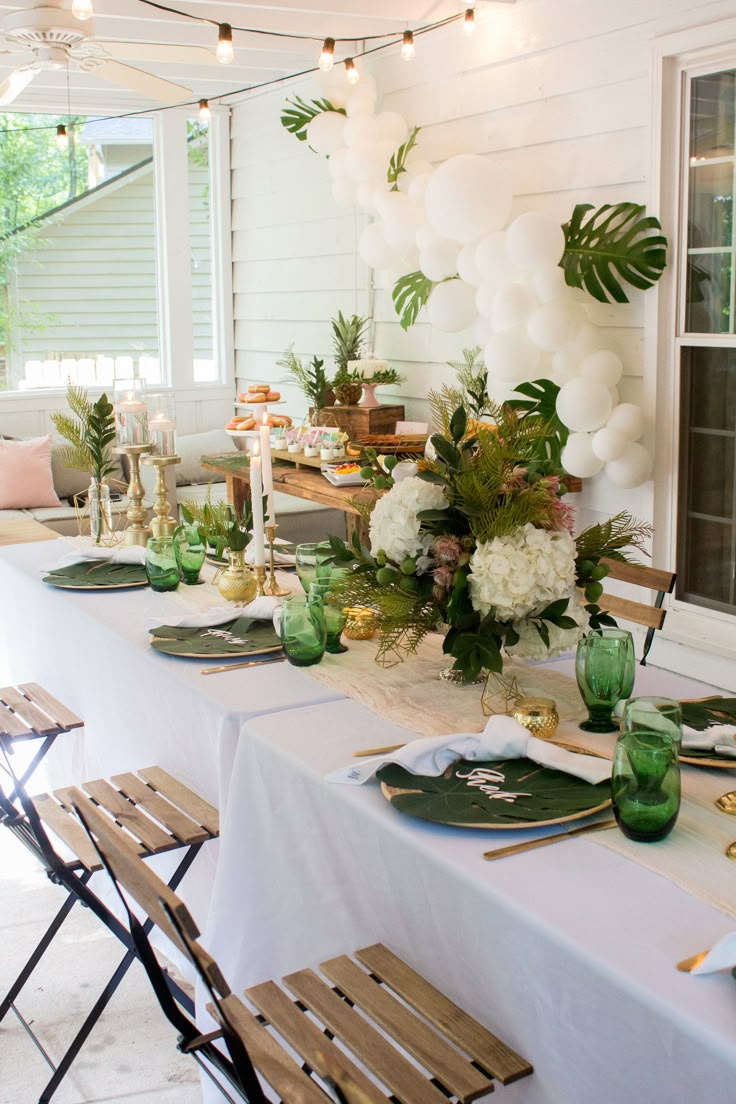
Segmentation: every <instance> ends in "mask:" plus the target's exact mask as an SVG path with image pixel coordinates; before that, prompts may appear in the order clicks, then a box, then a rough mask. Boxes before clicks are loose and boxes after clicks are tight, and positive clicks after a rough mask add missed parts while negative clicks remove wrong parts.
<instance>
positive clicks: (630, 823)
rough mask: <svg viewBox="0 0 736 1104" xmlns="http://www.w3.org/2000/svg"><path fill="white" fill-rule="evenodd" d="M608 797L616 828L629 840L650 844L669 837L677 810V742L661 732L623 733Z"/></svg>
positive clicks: (678, 795) (638, 731)
mask: <svg viewBox="0 0 736 1104" xmlns="http://www.w3.org/2000/svg"><path fill="white" fill-rule="evenodd" d="M611 797H612V799H613V811H614V814H615V817H616V821H617V822H618V826H619V828H620V829H621V831H622V832H623V833H624V835H625V836H628V838H629V839H632V840H637V841H639V842H641V843H653V842H655V841H656V840H661V839H664V837H665V836H667V835H669V833H670V832H671V831H672V829H673V827H674V824H675V821H676V820H677V814H678V812H679V811H680V764H679V760H678V752H677V744H676V742H675V741H674V740H673V739H672V738H671V737H670V736H668V735H667V734H666V733H664V732H653V731H641V730H638V729H633V730H632V731H630V732H622V733H621V735H620V736H619V738H618V741H617V742H616V750H615V752H614V755H613V771H612V775H611Z"/></svg>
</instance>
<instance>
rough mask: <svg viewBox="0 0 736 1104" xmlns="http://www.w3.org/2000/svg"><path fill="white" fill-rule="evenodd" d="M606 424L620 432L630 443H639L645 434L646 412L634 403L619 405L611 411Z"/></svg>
mask: <svg viewBox="0 0 736 1104" xmlns="http://www.w3.org/2000/svg"><path fill="white" fill-rule="evenodd" d="M606 424H607V425H608V426H609V427H610V428H611V429H617V430H619V432H621V433H623V434H624V436H625V437H626V438H627V439H628V440H629V441H638V440H639V438H640V437H641V435H642V434H643V433H644V428H645V420H644V411H643V410H642V408H641V407H640V406H635V405H634V403H619V405H618V406H615V407H614V408H613V410H612V411H611V416H610V418H609V419H608V421H607V423H606Z"/></svg>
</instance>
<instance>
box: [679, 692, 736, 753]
mask: <svg viewBox="0 0 736 1104" xmlns="http://www.w3.org/2000/svg"><path fill="white" fill-rule="evenodd" d="M680 707H681V709H682V723H683V724H684V725H687V726H688V727H689V728H694V729H695V730H696V731H697V732H705V730H706V729H707V728H712V727H713V725H719V724H734V725H736V698H706V699H705V701H699V702H691V701H684V702H680ZM683 750H685V749H683ZM687 754H688V755H692V756H693V757H696V758H697V757H699V755H700V752H698V751H697V750H696V749H693V748H687ZM704 755H705V756H706V757H709V758H711V759H712V758H713V752H712V751H706V752H704Z"/></svg>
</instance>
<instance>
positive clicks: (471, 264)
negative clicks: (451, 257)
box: [457, 244, 482, 287]
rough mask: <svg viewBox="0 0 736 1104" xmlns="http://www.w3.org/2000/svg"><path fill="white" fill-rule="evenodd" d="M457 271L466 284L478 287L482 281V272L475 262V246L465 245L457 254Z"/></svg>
mask: <svg viewBox="0 0 736 1104" xmlns="http://www.w3.org/2000/svg"><path fill="white" fill-rule="evenodd" d="M457 271H458V275H459V276H460V278H461V279H462V280H465V282H466V284H472V285H473V287H478V286H479V285H480V284H481V283H482V278H481V274H480V272H479V271H478V266H477V265H476V263H475V246H474V245H473V244H471V245H464V246H463V247H462V249H461V250H460V252H459V253H458V255H457Z"/></svg>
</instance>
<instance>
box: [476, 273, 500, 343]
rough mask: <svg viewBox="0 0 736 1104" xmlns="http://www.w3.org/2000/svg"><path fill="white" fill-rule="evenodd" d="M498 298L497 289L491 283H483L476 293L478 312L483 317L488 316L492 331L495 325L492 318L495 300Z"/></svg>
mask: <svg viewBox="0 0 736 1104" xmlns="http://www.w3.org/2000/svg"><path fill="white" fill-rule="evenodd" d="M495 298H496V291H495V289H494V288H492V287H491V286H490V284H481V285H480V287H479V288H478V290H477V291H476V293H475V306H476V309H477V311H478V314H479V315H480V316H481V318H487V319H488V324H489V325H490V326H491V332H493V331H494V327H493V326H492V325H491V322H490V320H491V318H492V317H493V301H494V299H495Z"/></svg>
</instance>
